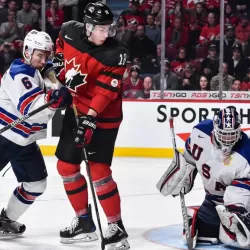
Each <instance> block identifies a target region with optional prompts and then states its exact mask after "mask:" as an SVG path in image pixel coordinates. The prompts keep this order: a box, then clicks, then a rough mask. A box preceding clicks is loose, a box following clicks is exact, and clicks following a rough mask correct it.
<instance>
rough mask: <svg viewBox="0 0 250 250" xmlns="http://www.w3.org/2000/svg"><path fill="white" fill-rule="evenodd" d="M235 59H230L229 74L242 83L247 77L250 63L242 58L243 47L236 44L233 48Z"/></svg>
mask: <svg viewBox="0 0 250 250" xmlns="http://www.w3.org/2000/svg"><path fill="white" fill-rule="evenodd" d="M232 49H233V57H232V58H230V59H229V60H228V61H227V62H228V72H229V74H230V75H231V76H233V77H234V78H236V79H239V80H240V81H242V80H243V78H244V77H245V74H246V71H247V68H248V66H249V65H248V64H249V62H248V61H247V60H245V59H244V58H243V56H242V46H241V45H240V44H236V45H235V46H233V47H232Z"/></svg>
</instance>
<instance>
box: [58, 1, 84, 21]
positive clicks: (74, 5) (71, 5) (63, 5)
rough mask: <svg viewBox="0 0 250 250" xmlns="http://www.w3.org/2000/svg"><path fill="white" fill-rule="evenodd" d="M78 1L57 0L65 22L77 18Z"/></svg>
mask: <svg viewBox="0 0 250 250" xmlns="http://www.w3.org/2000/svg"><path fill="white" fill-rule="evenodd" d="M78 2H79V0H59V8H60V9H63V12H64V20H65V22H67V21H70V20H76V21H77V20H78ZM80 6H81V5H80ZM81 21H82V20H81Z"/></svg>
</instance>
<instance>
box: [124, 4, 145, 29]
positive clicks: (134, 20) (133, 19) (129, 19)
mask: <svg viewBox="0 0 250 250" xmlns="http://www.w3.org/2000/svg"><path fill="white" fill-rule="evenodd" d="M129 2H130V4H129V9H128V10H124V11H123V12H122V13H121V16H122V17H123V18H124V20H125V22H126V26H128V27H131V26H132V27H134V29H135V27H136V26H137V25H139V24H141V25H144V24H145V18H144V15H143V13H141V12H140V11H139V5H140V2H139V0H130V1H129Z"/></svg>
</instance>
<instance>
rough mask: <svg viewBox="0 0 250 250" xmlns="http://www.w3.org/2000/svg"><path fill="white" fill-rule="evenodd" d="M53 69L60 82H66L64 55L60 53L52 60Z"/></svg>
mask: <svg viewBox="0 0 250 250" xmlns="http://www.w3.org/2000/svg"><path fill="white" fill-rule="evenodd" d="M52 63H53V68H54V70H55V72H56V77H57V79H58V80H59V81H60V82H64V81H65V70H64V56H63V53H58V54H56V55H55V56H54V58H53V59H52Z"/></svg>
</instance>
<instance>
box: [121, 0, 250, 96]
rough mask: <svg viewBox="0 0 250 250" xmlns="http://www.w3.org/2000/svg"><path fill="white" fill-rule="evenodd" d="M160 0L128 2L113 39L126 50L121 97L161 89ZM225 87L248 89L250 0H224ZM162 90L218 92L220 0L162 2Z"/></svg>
mask: <svg viewBox="0 0 250 250" xmlns="http://www.w3.org/2000/svg"><path fill="white" fill-rule="evenodd" d="M160 2H161V1H159V0H144V1H141V0H130V1H129V3H128V9H127V10H124V11H122V12H121V14H120V16H119V18H118V27H119V30H118V34H117V38H118V39H120V40H121V41H123V42H125V43H126V44H127V46H128V48H129V52H130V53H129V60H128V65H127V72H126V73H127V74H126V76H125V80H124V97H125V98H133V99H138V98H144V99H146V98H149V97H150V95H149V93H150V90H152V89H153V90H160V89H161V77H160V68H161V60H160V58H161V15H162V11H163V10H162V8H161V3H160ZM224 7H225V19H224V22H225V26H224V27H223V28H224V34H225V35H224V37H223V39H224V63H223V90H225V91H248V90H250V1H249V0H225V6H224ZM165 11H166V20H165V24H166V30H165V51H166V54H165V61H164V62H162V63H164V67H165V80H164V89H165V90H166V89H167V90H183V91H188V90H195V91H196V90H200V91H208V90H211V91H218V90H219V81H220V76H219V53H220V51H219V43H220V24H219V21H220V1H219V0H182V1H180V0H166V10H165Z"/></svg>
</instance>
